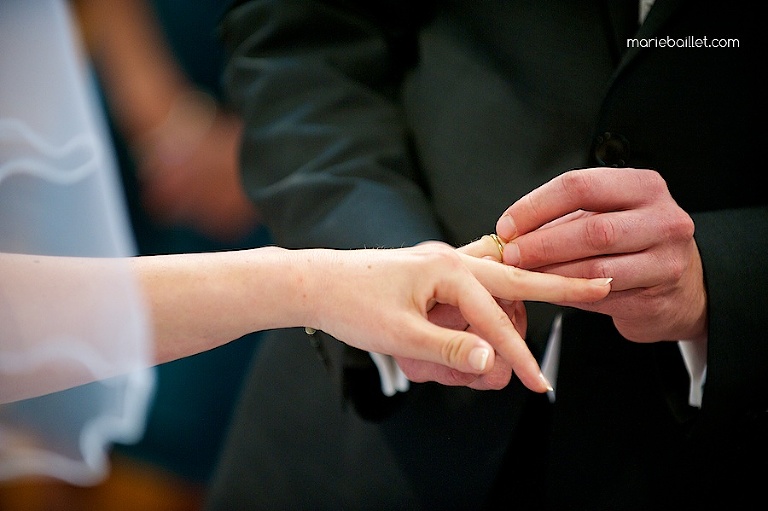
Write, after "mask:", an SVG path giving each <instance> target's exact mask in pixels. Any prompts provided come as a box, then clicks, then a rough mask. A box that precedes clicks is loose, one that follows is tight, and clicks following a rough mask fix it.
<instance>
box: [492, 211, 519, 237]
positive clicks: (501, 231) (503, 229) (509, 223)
mask: <svg viewBox="0 0 768 511" xmlns="http://www.w3.org/2000/svg"><path fill="white" fill-rule="evenodd" d="M496 234H498V235H499V237H500V238H501V239H502V240H504V241H509V240H511V239H514V238H515V237H516V236H517V226H515V221H514V220H513V219H512V217H511V216H509V215H506V214H505V215H501V218H499V220H498V221H497V222H496Z"/></svg>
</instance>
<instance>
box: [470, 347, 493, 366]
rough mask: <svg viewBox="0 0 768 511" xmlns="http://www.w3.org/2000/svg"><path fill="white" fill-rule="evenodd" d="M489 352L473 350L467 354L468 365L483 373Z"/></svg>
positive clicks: (486, 350)
mask: <svg viewBox="0 0 768 511" xmlns="http://www.w3.org/2000/svg"><path fill="white" fill-rule="evenodd" d="M490 354H491V352H490V351H489V350H488V348H475V349H473V350H472V351H470V352H469V365H470V366H472V369H474V370H476V371H485V366H486V365H487V364H488V357H489V356H490Z"/></svg>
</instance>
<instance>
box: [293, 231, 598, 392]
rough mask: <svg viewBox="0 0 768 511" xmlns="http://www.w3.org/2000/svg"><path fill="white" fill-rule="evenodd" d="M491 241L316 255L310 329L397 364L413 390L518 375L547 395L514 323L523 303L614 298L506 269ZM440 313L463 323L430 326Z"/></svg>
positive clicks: (593, 284)
mask: <svg viewBox="0 0 768 511" xmlns="http://www.w3.org/2000/svg"><path fill="white" fill-rule="evenodd" d="M489 240H490V238H489V237H484V238H483V239H481V240H478V241H477V242H475V244H471V245H468V246H466V247H464V248H463V249H462V251H463V252H464V253H462V251H459V250H456V249H453V248H452V247H450V246H448V245H446V244H443V243H437V242H428V243H423V244H421V245H418V246H416V247H411V248H403V249H393V250H353V251H318V253H319V254H320V255H321V259H319V260H318V261H317V262H318V263H319V264H320V266H318V268H317V270H316V274H315V276H316V277H317V276H319V275H322V278H319V279H315V280H316V281H317V282H319V283H320V284H319V287H318V288H310V289H308V293H310V294H309V295H308V296H310V297H311V296H315V293H317V295H316V296H322V299H318V300H317V304H316V308H315V315H314V318H313V324H309V325H308V326H310V327H314V328H318V329H321V330H324V331H325V332H327V333H329V334H331V335H333V336H334V337H336V338H337V339H339V340H341V341H344V342H346V343H348V344H350V345H352V346H355V347H358V348H360V349H364V350H367V351H372V352H378V353H382V354H388V355H393V356H395V357H396V358H397V361H398V363H399V364H400V367H401V368H402V369H403V371H404V373H405V374H406V376H408V378H409V379H412V380H413V381H437V382H440V383H443V384H448V385H470V386H474V387H475V388H501V387H503V386H504V385H506V383H508V382H509V378H510V376H511V372H514V373H515V374H516V375H517V376H518V377H519V378H520V380H521V381H522V382H523V383H524V384H525V385H526V386H527V387H528V388H530V389H531V390H534V391H536V392H545V391H546V390H547V387H548V384H547V382H546V380H545V379H544V378H543V376H542V375H541V371H540V369H539V366H538V364H537V362H536V360H535V359H534V357H533V355H532V354H531V353H530V351H529V350H528V347H527V345H526V344H525V341H524V340H523V337H522V336H521V334H520V332H518V330H517V329H516V328H515V325H514V324H513V321H512V319H510V314H512V316H513V317H514V315H515V313H517V314H519V313H520V311H521V309H520V305H519V300H546V301H563V300H564V301H573V302H580V301H595V300H600V299H601V298H603V297H604V296H605V295H606V294H608V292H609V291H610V286H609V285H608V283H609V282H610V280H609V279H604V278H601V279H596V280H587V279H572V278H566V277H561V276H559V275H549V274H543V273H534V272H528V271H525V270H520V269H518V268H513V267H509V266H505V265H502V264H499V250H498V247H497V246H496V245H495V243H493V242H491V243H489ZM494 253H495V258H494ZM496 298H498V299H500V300H503V301H502V302H501V303H497V300H496ZM440 304H442V305H444V306H450V307H453V308H455V309H456V310H458V312H459V313H460V314H461V317H463V318H464V319H465V321H463V322H459V323H455V324H444V325H442V326H440V325H438V324H435V323H433V322H430V318H431V317H430V315H429V314H430V311H431V310H434V309H435V307H436V306H440ZM437 314H438V313H435V316H434V317H437ZM523 331H524V327H523ZM479 378H480V379H481V381H480V382H477V380H478V379H479Z"/></svg>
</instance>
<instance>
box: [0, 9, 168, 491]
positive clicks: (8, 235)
mask: <svg viewBox="0 0 768 511" xmlns="http://www.w3.org/2000/svg"><path fill="white" fill-rule="evenodd" d="M73 27H74V25H73V24H72V22H71V18H70V13H69V11H68V4H67V2H66V1H62V0H35V1H31V2H30V1H29V0H0V49H1V50H0V252H4V253H16V254H36V255H63V256H97V257H103V258H109V259H110V261H114V263H115V264H111V263H110V264H109V265H106V266H107V267H108V268H109V270H108V271H107V272H106V273H103V274H100V275H102V276H100V277H99V279H96V280H97V281H96V282H94V281H93V280H94V279H92V278H91V279H89V278H84V277H82V276H76V275H71V276H68V277H67V276H63V275H62V276H57V275H52V274H45V273H44V272H42V271H41V272H38V273H32V274H23V273H21V272H18V271H13V270H12V269H9V268H8V267H5V268H4V267H3V266H2V265H1V263H0V479H9V478H15V477H19V476H26V475H42V476H50V477H53V478H57V479H61V480H65V481H67V482H70V483H73V484H82V485H85V484H93V483H96V482H98V481H100V480H102V479H103V477H104V476H105V475H106V473H107V471H108V468H109V466H108V457H107V455H108V452H109V449H110V447H111V445H112V444H113V443H115V442H132V441H135V440H137V439H138V438H140V436H141V434H142V433H143V429H144V421H145V416H146V411H147V407H148V404H149V402H150V399H151V393H152V389H153V388H154V372H153V370H152V369H146V368H147V367H149V364H150V359H151V345H150V332H149V322H148V318H147V314H146V311H145V310H144V304H143V302H142V299H141V296H140V293H139V289H138V287H137V283H136V282H135V281H134V280H133V278H132V276H131V274H130V273H129V271H128V267H127V265H125V264H122V263H120V262H119V261H118V259H117V258H116V257H115V256H129V255H134V254H135V247H134V244H133V241H132V237H131V235H130V229H129V225H128V221H127V214H126V210H125V204H124V202H123V195H122V194H121V193H120V183H119V179H118V174H117V170H116V164H115V161H114V158H113V154H112V152H111V146H110V143H109V138H108V136H107V133H108V132H107V130H106V123H105V120H104V117H103V115H102V111H101V107H100V105H99V102H98V99H97V98H98V96H97V94H96V93H95V88H94V86H93V85H94V84H93V82H92V80H91V74H90V71H89V67H88V65H87V61H86V60H85V59H84V58H83V54H82V52H81V51H80V44H79V39H78V37H77V36H78V33H77V31H76V30H75V29H74V28H73ZM94 379H96V380H99V381H98V382H96V383H89V384H85V385H82V384H81V383H82V382H83V381H89V380H94ZM60 389H63V390H60ZM29 396H37V397H29Z"/></svg>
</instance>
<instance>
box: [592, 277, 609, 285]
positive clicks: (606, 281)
mask: <svg viewBox="0 0 768 511" xmlns="http://www.w3.org/2000/svg"><path fill="white" fill-rule="evenodd" d="M591 282H592V283H593V284H594V285H596V286H597V287H603V286H607V285H608V284H610V283H611V282H613V277H608V278H605V279H591Z"/></svg>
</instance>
